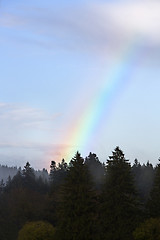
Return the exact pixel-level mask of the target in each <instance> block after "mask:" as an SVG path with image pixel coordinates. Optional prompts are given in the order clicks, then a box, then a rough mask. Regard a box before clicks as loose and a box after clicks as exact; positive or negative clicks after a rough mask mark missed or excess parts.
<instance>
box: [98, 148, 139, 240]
mask: <svg viewBox="0 0 160 240" xmlns="http://www.w3.org/2000/svg"><path fill="white" fill-rule="evenodd" d="M112 153H113V155H112V156H110V157H109V160H107V167H106V170H107V174H106V183H105V185H104V191H103V195H102V208H101V216H102V218H101V225H102V233H103V235H102V236H101V239H106V240H131V239H132V232H133V230H134V228H135V226H136V224H137V221H138V219H137V218H138V215H139V205H138V201H137V196H136V190H135V185H134V180H133V176H132V173H131V166H130V163H129V162H128V160H126V159H125V157H124V154H123V152H122V151H121V150H120V149H119V147H116V149H115V151H113V152H112Z"/></svg>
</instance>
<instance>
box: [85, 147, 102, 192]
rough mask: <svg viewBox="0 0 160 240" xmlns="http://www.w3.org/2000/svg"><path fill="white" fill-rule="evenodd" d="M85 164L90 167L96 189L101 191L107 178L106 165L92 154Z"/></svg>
mask: <svg viewBox="0 0 160 240" xmlns="http://www.w3.org/2000/svg"><path fill="white" fill-rule="evenodd" d="M85 164H86V165H87V166H88V169H89V172H90V175H91V176H92V179H93V181H94V183H95V186H96V189H97V190H100V189H101V186H102V184H103V183H104V178H105V167H104V165H103V164H102V163H101V162H100V161H99V159H98V157H97V155H96V154H95V153H91V152H90V154H89V156H88V157H86V159H85Z"/></svg>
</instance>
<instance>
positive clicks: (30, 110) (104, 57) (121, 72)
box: [0, 0, 160, 169]
mask: <svg viewBox="0 0 160 240" xmlns="http://www.w3.org/2000/svg"><path fill="white" fill-rule="evenodd" d="M159 12H160V2H159V1H158V0H119V1H117V0H114V1H113V0H112V1H109V0H108V1H105V0H104V1H103V0H98V1H96V0H95V1H94V0H92V1H89V0H81V1H80V0H77V1H76V2H75V1H72V0H68V1H64V0H62V1H57V0H55V1H50V0H45V1H42V0H28V1H24V0H21V1H20V0H12V1H11V0H1V1H0V164H5V165H6V164H7V165H8V166H18V167H19V166H22V167H23V166H24V165H25V163H26V162H27V161H29V162H30V164H31V166H33V167H34V168H36V169H42V168H47V169H49V166H50V162H51V161H52V160H54V161H56V162H60V161H61V160H62V158H64V159H65V160H66V161H67V162H69V161H70V160H71V158H72V157H73V156H74V155H75V153H76V151H80V153H81V154H82V156H83V157H86V156H88V154H89V152H90V151H91V152H94V153H96V154H97V156H98V157H99V159H100V160H101V161H102V162H105V161H106V159H107V158H108V156H109V155H111V153H112V151H113V150H114V148H115V147H116V146H119V147H120V148H121V149H122V150H123V152H124V153H125V156H126V158H127V159H129V160H130V162H131V163H133V162H134V159H135V158H137V159H138V160H139V161H140V162H141V163H146V162H147V161H148V160H149V161H150V162H151V163H152V164H153V165H156V164H157V163H158V158H159V157H160V111H159V104H160V31H159V29H160V14H159Z"/></svg>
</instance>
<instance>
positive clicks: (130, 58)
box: [63, 41, 138, 161]
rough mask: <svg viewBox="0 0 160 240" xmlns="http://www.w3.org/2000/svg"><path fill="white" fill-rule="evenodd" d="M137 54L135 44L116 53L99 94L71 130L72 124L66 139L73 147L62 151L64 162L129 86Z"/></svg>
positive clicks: (83, 145)
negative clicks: (116, 55) (116, 56)
mask: <svg viewBox="0 0 160 240" xmlns="http://www.w3.org/2000/svg"><path fill="white" fill-rule="evenodd" d="M137 53H138V47H137V41H136V42H135V41H134V42H133V41H131V42H130V43H129V44H128V46H125V47H124V48H123V49H122V50H121V51H120V53H119V54H118V58H117V59H116V61H115V62H114V64H113V66H112V67H111V69H110V70H109V73H108V72H107V74H105V77H104V81H103V83H102V86H101V88H100V91H99V92H98V93H97V94H96V95H95V96H94V98H93V99H92V100H91V101H90V102H89V103H87V104H86V108H85V109H84V113H83V114H82V116H81V117H80V116H79V117H80V119H79V121H78V122H76V124H75V126H74V127H73V124H72V127H71V130H70V132H71V135H70V136H67V139H68V142H70V143H71V144H72V146H73V147H72V148H70V147H68V148H67V149H65V150H64V152H63V157H64V158H65V160H66V161H70V160H71V158H72V157H73V156H74V155H75V153H76V151H80V152H81V151H82V150H84V148H86V146H87V144H88V143H89V141H90V140H91V138H92V135H93V133H94V132H95V131H97V128H98V127H99V126H100V123H101V121H102V119H103V115H104V114H105V115H106V113H107V114H109V112H110V110H111V108H112V107H113V103H114V101H115V100H116V99H117V97H118V96H119V94H121V93H122V91H123V90H124V88H125V87H126V86H127V85H128V83H129V79H130V78H131V74H132V73H133V71H134V66H135V60H136V58H137ZM67 139H66V140H67Z"/></svg>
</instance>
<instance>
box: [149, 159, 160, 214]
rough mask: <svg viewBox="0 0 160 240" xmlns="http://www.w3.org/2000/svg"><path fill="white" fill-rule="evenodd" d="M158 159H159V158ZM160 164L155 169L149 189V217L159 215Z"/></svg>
mask: <svg viewBox="0 0 160 240" xmlns="http://www.w3.org/2000/svg"><path fill="white" fill-rule="evenodd" d="M159 161H160V160H159ZM159 203H160V164H158V165H157V167H156V170H155V179H154V183H153V188H152V190H151V194H150V198H149V200H148V203H147V209H148V210H149V216H150V217H160V204H159Z"/></svg>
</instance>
